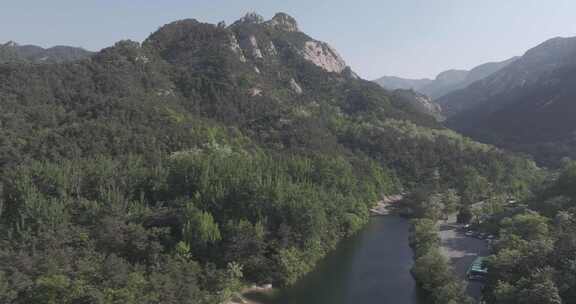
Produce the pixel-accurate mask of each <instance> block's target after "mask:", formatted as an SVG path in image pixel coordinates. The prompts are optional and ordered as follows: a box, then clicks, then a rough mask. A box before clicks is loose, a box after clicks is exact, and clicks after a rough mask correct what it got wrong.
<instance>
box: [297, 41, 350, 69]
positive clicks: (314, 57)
mask: <svg viewBox="0 0 576 304" xmlns="http://www.w3.org/2000/svg"><path fill="white" fill-rule="evenodd" d="M301 54H302V56H303V57H304V59H306V60H308V61H310V62H312V63H314V64H315V65H317V66H319V67H321V68H323V69H324V70H326V71H328V72H335V73H342V71H344V69H346V62H344V59H342V57H341V56H340V55H339V54H338V52H336V50H334V49H333V48H332V47H330V46H329V45H328V44H326V43H323V42H320V41H315V40H311V41H306V43H305V44H304V48H303V49H302V50H301Z"/></svg>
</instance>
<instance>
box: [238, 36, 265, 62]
mask: <svg viewBox="0 0 576 304" xmlns="http://www.w3.org/2000/svg"><path fill="white" fill-rule="evenodd" d="M240 47H241V48H242V50H244V53H246V54H249V55H251V56H252V58H255V59H262V58H264V55H263V54H262V50H260V46H259V45H258V39H256V36H254V35H251V36H249V37H246V38H244V39H242V40H241V41H240Z"/></svg>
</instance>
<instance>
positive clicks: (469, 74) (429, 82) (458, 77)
mask: <svg viewBox="0 0 576 304" xmlns="http://www.w3.org/2000/svg"><path fill="white" fill-rule="evenodd" d="M516 59H518V57H513V58H510V59H508V60H504V61H500V62H489V63H485V64H482V65H479V66H477V67H475V68H473V69H471V70H469V71H468V70H447V71H444V72H442V73H440V74H438V76H436V78H435V79H427V78H424V79H407V78H401V77H396V76H384V77H381V78H379V79H376V80H374V81H375V82H376V83H378V84H379V85H381V86H382V87H384V88H385V89H389V90H395V89H413V90H415V91H418V92H419V93H422V94H425V95H428V96H430V97H431V98H432V99H438V98H440V97H442V96H444V95H446V94H448V93H450V92H453V91H456V90H459V89H462V88H465V87H467V86H468V85H470V84H472V83H473V82H475V81H478V80H480V79H483V78H486V77H488V76H490V75H492V74H493V73H495V72H497V71H499V70H500V69H502V68H504V67H505V66H507V65H509V64H510V63H512V62H514V61H515V60H516Z"/></svg>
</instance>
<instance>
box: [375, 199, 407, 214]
mask: <svg viewBox="0 0 576 304" xmlns="http://www.w3.org/2000/svg"><path fill="white" fill-rule="evenodd" d="M403 199H404V196H403V195H401V194H398V195H390V196H384V197H383V198H382V200H381V201H379V202H378V203H376V205H375V206H374V207H373V208H372V209H370V213H371V214H372V215H375V216H383V215H390V214H393V213H394V204H396V203H398V202H400V201H401V200H403Z"/></svg>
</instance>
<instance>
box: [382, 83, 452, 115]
mask: <svg viewBox="0 0 576 304" xmlns="http://www.w3.org/2000/svg"><path fill="white" fill-rule="evenodd" d="M392 96H394V97H396V98H398V99H399V100H403V101H404V102H406V103H407V104H410V105H411V106H412V107H414V108H415V109H416V110H418V111H419V112H420V113H423V114H426V115H431V116H433V117H434V118H436V119H437V120H443V117H442V108H441V107H440V105H438V104H437V103H436V102H434V101H433V100H432V99H431V98H430V97H428V96H426V95H424V94H421V93H418V92H416V91H414V90H412V89H410V90H403V89H397V90H394V91H392Z"/></svg>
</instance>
